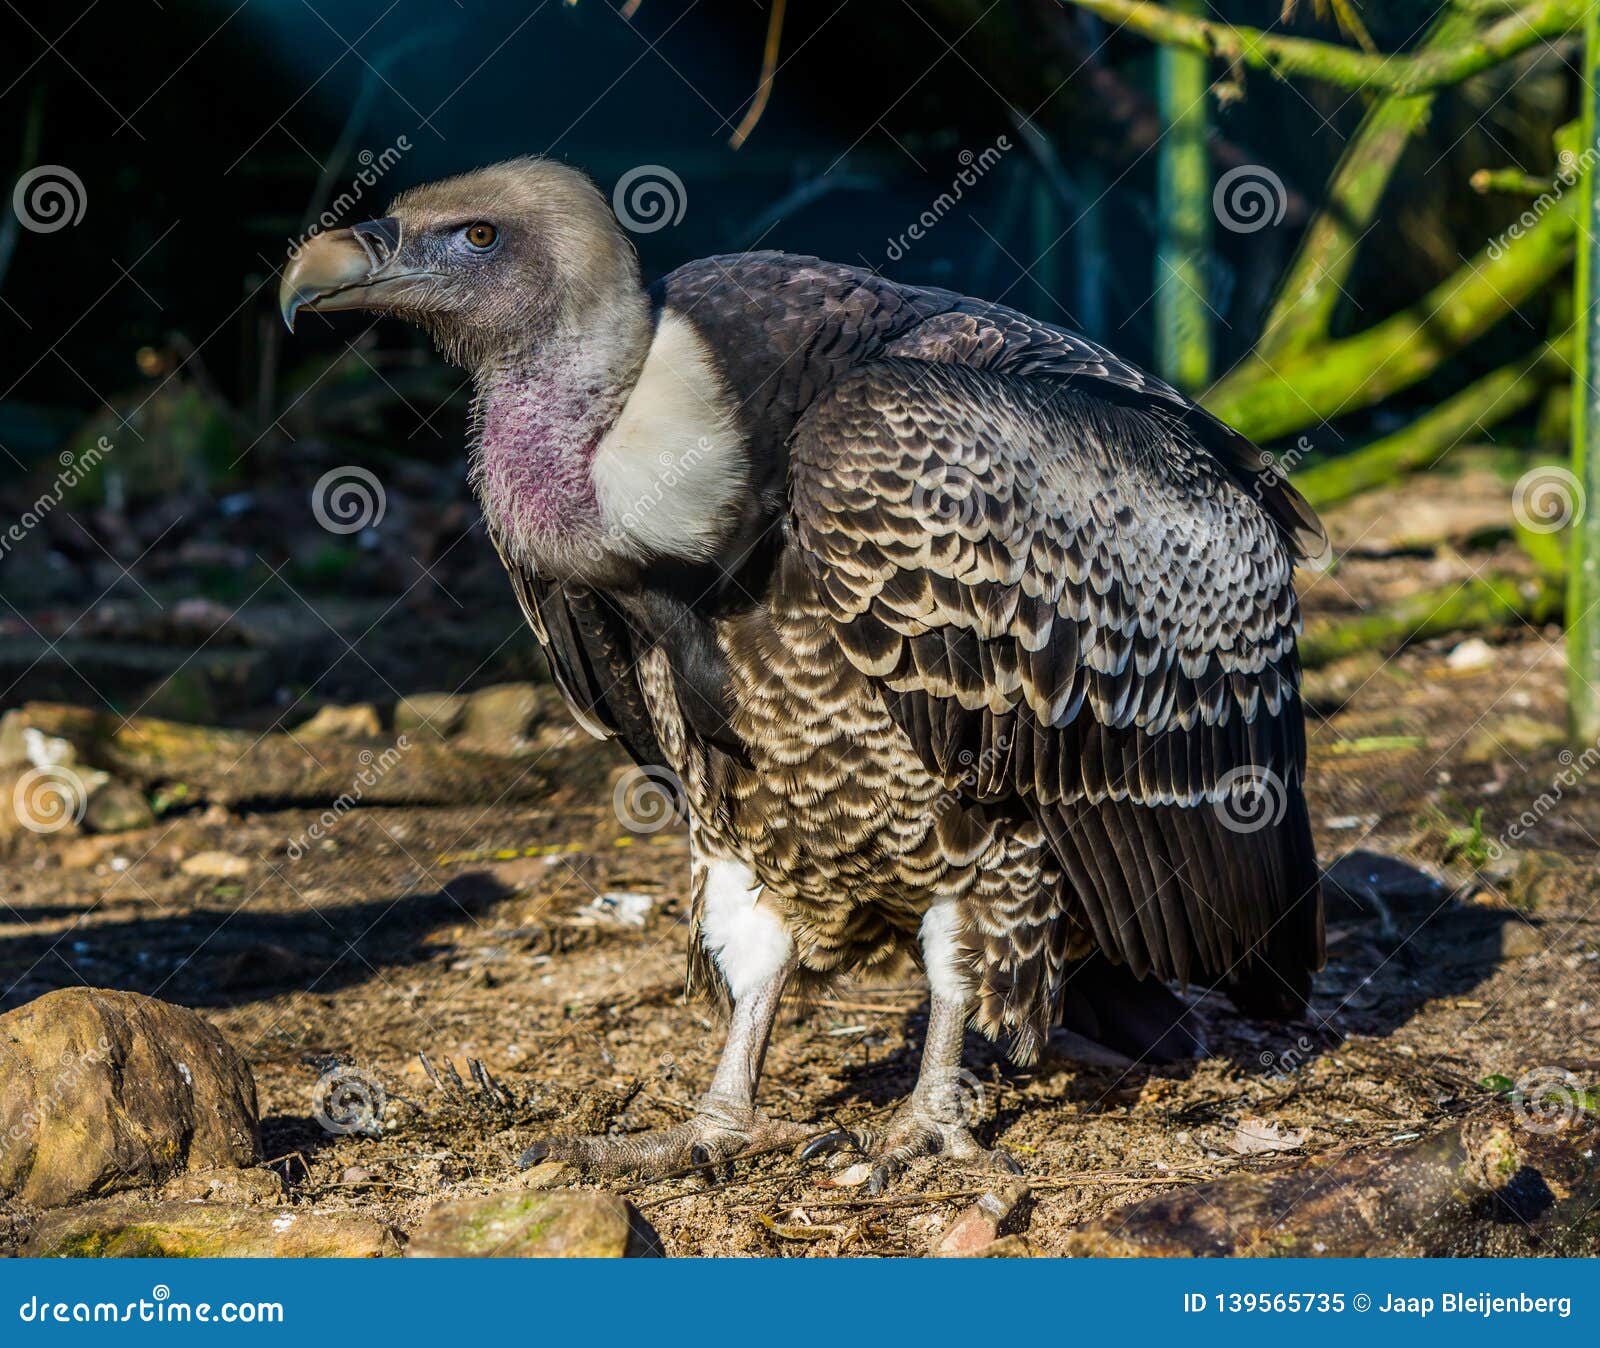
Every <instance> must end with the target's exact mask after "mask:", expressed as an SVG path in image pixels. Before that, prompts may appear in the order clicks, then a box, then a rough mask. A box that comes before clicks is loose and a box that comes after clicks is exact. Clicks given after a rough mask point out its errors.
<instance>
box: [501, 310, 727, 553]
mask: <svg viewBox="0 0 1600 1348" xmlns="http://www.w3.org/2000/svg"><path fill="white" fill-rule="evenodd" d="M476 415H477V422H478V443H477V450H476V454H475V462H474V484H475V486H476V488H477V490H478V493H479V497H480V499H481V501H482V502H483V508H484V513H485V514H486V515H487V516H488V518H489V522H490V524H491V526H492V527H493V528H494V529H495V531H496V534H497V535H498V537H499V538H500V539H501V541H502V546H506V545H509V547H510V549H511V551H512V552H513V554H515V555H518V556H520V557H521V558H523V559H524V560H526V561H528V562H531V563H532V564H534V565H535V566H536V567H537V568H538V569H539V570H540V571H541V572H543V573H544V574H546V575H549V576H551V577H552V578H555V579H572V580H588V581H591V582H594V583H600V582H602V581H603V580H604V579H605V578H606V577H608V576H614V575H615V574H616V573H617V568H618V566H622V567H626V568H631V567H632V566H635V565H637V564H639V563H644V562H648V561H649V560H651V559H653V558H663V557H670V558H675V559H678V560H695V561H700V560H706V559H708V558H710V557H712V556H713V555H714V554H715V552H716V549H717V547H718V545H719V544H720V543H721V542H722V541H723V539H725V538H726V537H727V535H728V534H729V533H730V532H731V531H732V528H733V526H734V523H735V521H736V516H737V503H738V499H739V497H740V496H741V494H742V493H743V492H744V490H745V488H746V484H747V467H748V465H747V461H746V456H745V454H744V442H743V436H742V435H741V434H740V433H739V432H738V430H737V428H736V421H737V411H736V408H735V406H734V403H733V399H732V397H731V395H730V394H729V393H728V391H727V388H726V386H725V384H724V382H723V380H722V377H721V375H720V374H719V372H718V370H717V368H716V365H715V362H714V361H713V359H712V357H711V354H710V352H709V351H708V350H707V348H706V346H705V344H704V342H703V341H702V339H701V338H700V337H699V335H698V334H697V333H696V332H695V330H694V328H693V327H692V325H691V324H690V323H689V322H688V321H687V320H686V319H684V318H682V317H680V316H678V315H676V314H673V313H670V312H669V313H666V314H664V315H663V316H662V319H661V321H660V323H659V324H658V325H657V326H656V328H655V330H654V331H653V332H651V331H650V330H649V329H648V328H646V329H645V330H644V331H643V332H642V333H638V334H630V333H627V332H620V333H619V332H611V333H596V334H586V335H584V336H582V337H574V338H570V339H569V338H558V339H552V340H549V341H547V342H544V343H541V344H540V345H539V346H538V347H537V348H534V349H532V350H530V351H527V352H524V353H521V354H519V355H517V356H514V357H511V358H508V359H506V360H504V361H502V362H499V363H497V364H495V365H494V366H492V367H490V368H489V369H487V370H485V371H482V372H480V374H479V377H478V395H477V406H476Z"/></svg>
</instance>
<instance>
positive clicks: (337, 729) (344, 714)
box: [295, 702, 383, 740]
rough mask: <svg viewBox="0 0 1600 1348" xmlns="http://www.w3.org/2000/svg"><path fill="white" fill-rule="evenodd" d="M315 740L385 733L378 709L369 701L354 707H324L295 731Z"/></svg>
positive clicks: (367, 738)
mask: <svg viewBox="0 0 1600 1348" xmlns="http://www.w3.org/2000/svg"><path fill="white" fill-rule="evenodd" d="M295 734H297V735H303V736H305V737H306V738H307V739H313V740H371V739H377V738H378V737H379V736H381V735H382V734H383V722H381V721H380V720H379V719H378V709H377V708H376V707H374V706H372V705H371V704H370V703H367V702H360V703H357V704H356V705H355V706H353V707H324V708H322V710H321V711H319V712H318V713H317V714H316V715H315V716H313V717H312V718H311V719H310V720H309V721H307V722H305V723H304V724H303V725H301V726H300V728H299V729H298V730H296V731H295Z"/></svg>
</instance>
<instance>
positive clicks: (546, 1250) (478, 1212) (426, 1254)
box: [406, 1189, 661, 1259]
mask: <svg viewBox="0 0 1600 1348" xmlns="http://www.w3.org/2000/svg"><path fill="white" fill-rule="evenodd" d="M660 1253H661V1242H660V1238H659V1237H658V1236H657V1235H656V1233H655V1232H654V1231H653V1230H651V1229H650V1227H649V1225H648V1224H647V1223H646V1222H645V1220H644V1218H642V1217H641V1216H639V1214H638V1212H637V1211H635V1209H634V1207H633V1205H632V1204H631V1203H629V1202H627V1201H626V1200H625V1199H622V1198H619V1197H618V1196H617V1195H616V1194H607V1193H598V1192H596V1191H595V1190H592V1189H513V1190H510V1191H508V1192H506V1193H498V1194H487V1195H485V1196H483V1197H481V1198H458V1199H452V1200H450V1201H448V1202H444V1203H440V1204H438V1205H436V1206H435V1207H434V1208H432V1209H431V1210H430V1211H429V1212H428V1214H427V1215H426V1216H425V1217H423V1219H422V1224H421V1225H420V1226H418V1227H417V1229H416V1230H415V1231H413V1232H412V1233H411V1243H410V1245H409V1246H408V1247H407V1248H406V1254H407V1255H408V1256H410V1257H411V1258H415V1259H457V1258H470V1259H486V1258H487V1259H620V1258H623V1257H624V1256H629V1255H631V1256H635V1257H637V1256H640V1255H659V1254H660Z"/></svg>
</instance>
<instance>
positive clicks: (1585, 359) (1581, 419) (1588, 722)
mask: <svg viewBox="0 0 1600 1348" xmlns="http://www.w3.org/2000/svg"><path fill="white" fill-rule="evenodd" d="M1583 64H1584V78H1583V79H1582V80H1580V81H1579V85H1580V89H1581V92H1580V97H1581V98H1582V99H1583V137H1582V143H1583V146H1584V149H1585V151H1587V150H1588V148H1589V147H1590V146H1592V145H1594V143H1595V133H1596V129H1597V123H1600V83H1597V82H1600V5H1591V7H1590V9H1589V14H1588V20H1587V22H1586V23H1585V24H1584V49H1583ZM1588 160H1589V156H1588V155H1587V153H1585V154H1584V155H1582V156H1580V158H1579V160H1578V163H1579V164H1580V165H1582V166H1583V167H1582V170H1581V175H1580V177H1579V179H1578V181H1577V183H1576V185H1575V187H1574V190H1573V191H1572V193H1571V195H1572V196H1573V197H1575V198H1577V199H1578V200H1579V201H1580V202H1581V203H1582V209H1581V210H1580V211H1579V214H1578V265H1577V266H1576V267H1575V268H1574V278H1573V287H1572V312H1573V314H1574V315H1575V316H1576V321H1577V325H1578V341H1577V348H1578V349H1577V361H1576V362H1575V364H1574V367H1573V372H1572V471H1573V474H1574V475H1575V476H1576V477H1577V480H1578V484H1579V486H1580V487H1581V489H1582V491H1583V493H1584V497H1583V500H1582V501H1580V503H1579V505H1580V508H1579V509H1578V510H1577V512H1576V514H1575V515H1574V518H1573V524H1572V564H1571V566H1570V567H1569V568H1568V578H1567V614H1568V621H1567V670H1568V677H1567V719H1568V725H1569V728H1570V730H1571V733H1572V739H1573V743H1575V744H1593V743H1596V742H1597V741H1600V615H1597V614H1596V613H1595V608H1596V605H1600V389H1597V388H1596V385H1595V376H1596V373H1597V372H1600V315H1597V314H1596V313H1595V312H1594V299H1595V296H1594V293H1593V292H1594V287H1595V279H1596V268H1597V267H1600V199H1597V191H1600V181H1597V178H1596V174H1595V172H1594V169H1593V168H1592V167H1590V166H1589V163H1588ZM1585 503H1586V504H1587V508H1582V507H1583V505H1584V504H1585Z"/></svg>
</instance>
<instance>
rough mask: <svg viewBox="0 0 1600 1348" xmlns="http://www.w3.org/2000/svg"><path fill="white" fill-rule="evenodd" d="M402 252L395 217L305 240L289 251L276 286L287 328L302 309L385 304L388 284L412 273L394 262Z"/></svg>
mask: <svg viewBox="0 0 1600 1348" xmlns="http://www.w3.org/2000/svg"><path fill="white" fill-rule="evenodd" d="M399 251H400V222H399V221H398V220H397V219H395V218H394V217H393V216H388V217H386V218H384V219H382V220H368V221H367V222H366V223H365V224H361V225H356V226H355V227H353V228H351V229H331V230H328V231H326V232H325V233H322V234H315V235H313V236H312V237H311V238H310V239H308V240H306V242H305V243H303V244H301V245H300V247H299V248H298V249H296V251H295V252H294V253H293V254H292V255H291V256H290V258H289V262H288V265H287V266H285V267H284V269H283V280H282V281H281V282H280V283H279V286H278V308H279V310H280V311H281V312H282V314H283V321H284V322H285V323H287V324H288V325H289V331H290V332H293V331H294V320H295V315H296V314H298V313H299V312H300V310H302V309H311V310H313V311H316V312H319V313H320V312H324V311H326V310H329V309H381V308H383V307H384V301H385V298H386V296H385V295H384V293H383V292H384V290H385V288H386V287H388V286H389V285H390V283H391V282H394V281H405V280H409V279H411V276H412V273H411V272H409V271H407V270H405V269H404V268H396V267H392V266H391V265H390V264H391V263H392V262H393V261H394V259H395V257H396V255H397V254H398V253H399Z"/></svg>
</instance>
